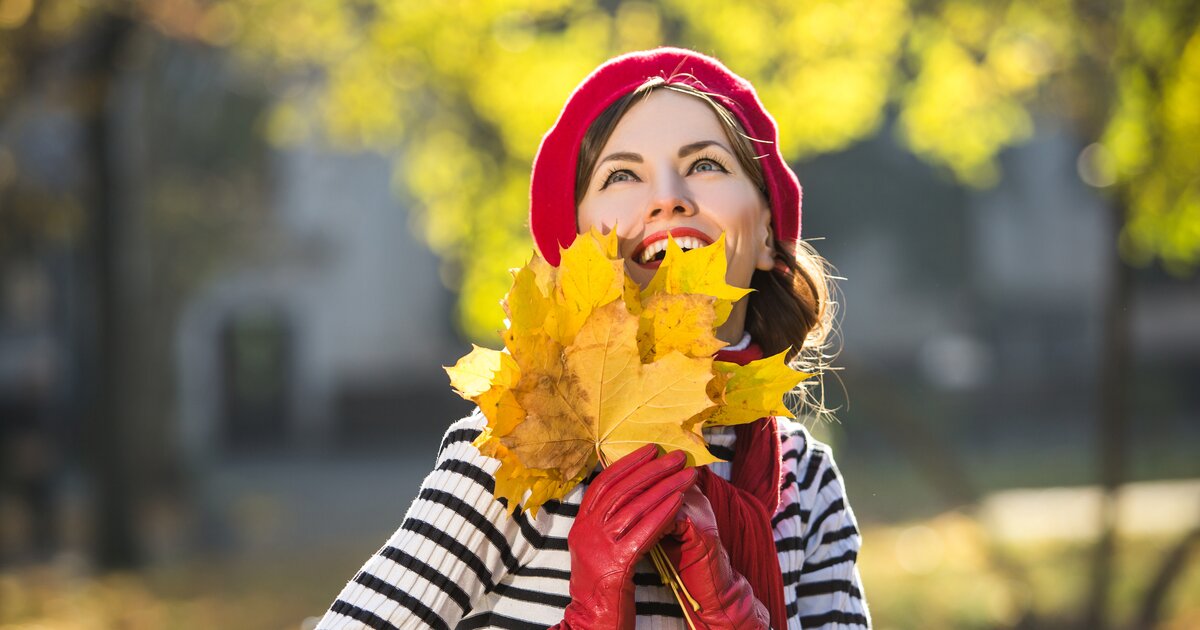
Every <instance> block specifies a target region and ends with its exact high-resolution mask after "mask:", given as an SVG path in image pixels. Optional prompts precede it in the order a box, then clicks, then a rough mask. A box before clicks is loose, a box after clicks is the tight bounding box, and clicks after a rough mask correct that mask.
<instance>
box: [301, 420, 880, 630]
mask: <svg viewBox="0 0 1200 630" xmlns="http://www.w3.org/2000/svg"><path fill="white" fill-rule="evenodd" d="M485 424H486V421H485V420H484V418H483V417H482V416H481V415H479V413H478V412H476V413H475V414H473V415H472V416H470V417H468V418H465V419H463V420H460V421H459V422H456V423H455V424H454V425H452V426H451V427H450V429H449V430H448V431H447V432H446V435H445V437H444V438H443V440H442V444H441V448H440V450H439V453H438V458H437V463H436V465H435V468H434V470H433V472H432V473H430V474H429V476H428V477H426V479H425V481H424V483H423V484H422V486H421V489H420V491H419V493H418V495H417V498H416V500H415V501H413V504H412V505H411V506H410V507H409V510H408V514H406V515H405V518H404V521H403V522H402V523H401V525H400V528H399V529H397V530H396V533H395V534H393V535H392V537H391V538H390V539H389V540H388V542H387V543H386V544H385V545H384V546H383V548H381V549H380V550H379V551H378V552H377V553H376V554H375V555H374V556H372V557H371V558H370V559H369V560H368V561H367V562H366V564H365V565H363V567H362V569H361V570H360V571H359V572H358V574H357V575H356V576H355V577H354V579H353V580H351V581H350V582H349V583H348V584H347V585H346V587H345V588H344V589H343V590H342V592H341V593H340V594H339V595H338V598H337V600H336V601H334V603H333V605H332V606H331V607H330V609H329V612H328V613H327V614H326V615H325V617H324V618H323V619H322V620H321V622H320V624H319V625H318V627H319V628H321V629H323V630H337V629H344V628H377V629H389V630H390V629H407V628H436V629H447V630H448V629H450V628H517V629H532V628H537V629H541V628H546V627H547V626H550V625H553V624H555V623H557V622H558V621H559V620H560V619H561V618H562V611H563V608H565V607H566V605H567V603H568V602H569V601H570V595H569V593H568V584H569V580H570V568H571V558H570V553H569V552H568V550H567V534H568V533H569V532H570V530H571V524H572V523H573V522H574V520H575V516H576V515H577V514H578V512H579V502H580V500H581V499H582V497H583V492H584V490H585V489H586V482H585V483H584V484H580V486H578V487H576V488H575V489H573V490H572V491H571V492H570V493H569V494H568V495H567V496H566V497H564V498H563V500H562V501H552V502H550V503H547V504H546V505H545V506H544V507H543V509H542V511H540V512H539V513H538V517H537V518H536V519H534V518H530V517H529V515H528V514H526V513H523V512H522V511H520V510H517V511H516V512H514V514H513V515H512V516H509V515H508V514H507V509H506V506H505V505H504V504H503V502H502V501H499V500H497V499H496V498H495V497H494V496H493V494H492V492H493V490H494V487H495V478H494V476H493V474H494V472H495V470H496V468H497V467H498V466H499V462H497V461H496V460H494V459H491V458H488V457H484V456H483V455H481V454H480V453H479V451H478V449H476V448H475V447H474V446H472V445H471V442H472V441H473V440H474V439H475V438H476V437H477V436H478V435H479V432H480V430H481V429H482V428H483V427H484V426H485ZM734 435H735V434H734V431H733V430H732V429H730V428H718V429H714V430H711V431H706V437H707V439H708V441H709V444H710V450H711V451H712V452H713V453H714V454H716V455H717V456H719V457H723V458H725V459H729V458H731V457H732V454H733V441H734ZM780 440H781V441H782V446H783V464H784V471H785V472H784V485H783V488H782V498H781V504H780V508H779V510H778V511H777V512H776V513H775V515H774V517H773V518H772V519H771V524H772V526H773V527H774V530H775V547H776V552H777V553H778V554H779V563H780V568H781V569H782V571H783V583H784V596H785V601H786V604H787V613H788V627H789V628H791V629H797V628H801V627H803V628H806V629H811V628H851V627H853V628H861V627H869V625H870V616H869V614H868V612H867V605H866V602H865V600H864V599H863V590H862V584H861V581H860V579H859V575H858V570H857V568H856V565H855V562H856V560H857V558H858V549H859V546H860V545H861V542H862V541H861V537H860V536H859V532H858V526H857V524H856V522H855V520H854V514H853V512H852V511H851V509H850V507H849V504H848V503H847V501H846V498H845V490H844V486H843V484H842V479H841V475H840V474H839V473H838V471H837V468H836V466H835V465H834V462H833V458H832V456H831V455H830V453H829V448H828V447H827V446H825V445H824V444H821V443H819V442H817V441H815V440H813V439H812V436H811V435H809V433H808V431H807V430H805V429H804V427H803V426H802V425H800V424H798V423H795V422H791V421H787V420H781V421H780ZM712 469H713V472H715V473H716V474H718V475H720V476H721V477H724V478H726V479H728V478H729V472H730V470H729V464H728V463H726V462H721V463H716V464H712ZM634 588H635V596H636V598H637V607H636V609H637V614H638V627H639V628H652V629H657V628H661V629H668V628H670V629H677V628H683V627H685V624H684V620H683V616H682V613H681V611H680V610H679V606H678V605H677V604H676V603H675V599H674V597H673V596H672V594H671V591H670V590H669V589H667V588H666V587H664V586H663V585H662V584H661V582H660V581H659V578H658V575H657V573H655V571H654V569H653V567H652V566H651V564H650V562H649V561H643V562H642V564H641V565H639V566H638V567H637V572H636V574H635V575H634Z"/></svg>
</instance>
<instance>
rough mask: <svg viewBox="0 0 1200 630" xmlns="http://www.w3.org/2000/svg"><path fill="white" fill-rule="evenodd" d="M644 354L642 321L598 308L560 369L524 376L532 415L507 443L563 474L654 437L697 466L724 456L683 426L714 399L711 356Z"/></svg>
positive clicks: (620, 308)
mask: <svg viewBox="0 0 1200 630" xmlns="http://www.w3.org/2000/svg"><path fill="white" fill-rule="evenodd" d="M639 354H640V353H639V351H638V347H637V319H636V318H634V317H633V315H631V314H630V313H629V311H628V310H626V308H625V305H624V303H623V302H621V301H614V302H612V303H610V304H607V305H605V306H603V307H601V308H600V309H597V310H596V312H595V313H594V314H593V316H592V317H591V318H590V319H589V320H588V321H587V322H586V323H584V325H583V327H582V328H580V330H579V333H578V334H577V336H576V338H575V340H574V344H572V345H571V346H570V347H568V348H566V350H565V351H564V362H563V363H562V364H561V372H558V373H553V372H556V371H558V370H559V369H560V368H559V367H558V366H555V367H553V368H551V369H550V370H549V371H539V372H537V373H533V374H523V375H522V380H521V382H520V383H518V385H517V400H518V401H519V402H520V403H521V406H522V407H523V408H525V409H526V410H528V411H527V415H526V418H525V421H524V422H521V423H520V424H518V425H517V426H516V427H515V428H514V429H513V430H512V431H510V432H509V433H507V434H506V435H503V436H499V440H500V442H501V443H503V444H504V446H506V447H507V448H508V449H509V450H510V451H512V452H513V453H514V454H516V456H517V457H518V458H519V459H520V460H521V462H522V463H523V464H524V465H525V466H527V467H530V468H542V469H557V470H560V471H562V476H563V477H564V478H573V477H576V476H578V475H579V474H580V473H581V472H588V471H590V470H591V469H592V468H593V467H594V466H595V465H596V463H597V461H599V460H600V457H601V455H603V457H604V459H605V460H606V461H615V460H617V459H619V458H621V457H622V456H624V455H626V454H628V453H630V452H632V451H634V450H636V449H637V448H638V447H640V446H642V445H644V444H648V443H654V444H658V445H660V446H662V447H664V448H665V449H667V450H682V451H684V452H686V453H687V455H688V460H689V462H690V463H692V464H695V465H699V464H707V463H711V462H714V461H718V460H717V459H716V458H714V457H713V456H712V455H711V454H710V453H709V452H708V449H707V447H706V446H705V443H704V439H703V437H702V436H701V434H700V430H699V428H694V429H692V430H690V431H689V430H686V429H684V427H683V422H684V421H685V420H687V419H688V418H691V417H692V416H694V415H696V414H699V413H700V412H702V411H704V410H705V409H707V408H709V407H711V406H712V404H713V403H712V401H711V400H710V399H709V398H708V395H707V393H706V392H705V385H706V384H707V383H708V381H709V380H710V379H711V378H712V359H711V358H690V357H686V356H684V355H682V354H680V353H678V352H675V353H672V354H669V355H667V356H665V357H663V358H662V360H659V361H656V362H654V363H650V364H645V365H643V364H642V362H641V359H640V356H639ZM535 410H536V411H535Z"/></svg>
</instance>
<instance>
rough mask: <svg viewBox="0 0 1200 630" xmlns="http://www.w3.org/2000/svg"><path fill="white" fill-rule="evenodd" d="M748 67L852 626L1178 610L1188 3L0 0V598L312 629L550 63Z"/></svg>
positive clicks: (71, 609)
mask: <svg viewBox="0 0 1200 630" xmlns="http://www.w3.org/2000/svg"><path fill="white" fill-rule="evenodd" d="M661 44H673V45H682V46H688V47H692V48H695V49H698V50H701V51H704V52H709V53H712V54H715V55H717V56H719V57H720V58H722V59H723V60H724V61H725V62H726V63H727V64H728V65H729V66H730V67H732V68H733V69H735V70H736V71H737V72H739V73H741V74H742V75H744V76H746V77H747V78H749V79H750V80H751V81H753V82H754V83H755V85H756V86H757V87H758V89H759V92H760V94H761V96H762V98H763V100H764V101H765V102H766V104H767V107H768V108H769V109H770V110H771V111H772V112H773V114H774V115H775V116H776V117H777V118H778V120H779V123H780V128H781V132H782V144H783V148H784V150H785V153H786V155H787V157H788V159H789V160H790V162H791V164H792V165H793V167H794V168H795V170H796V171H797V173H798V174H799V176H800V180H801V182H802V183H803V185H804V190H805V195H804V233H805V236H806V237H807V238H810V239H813V242H814V245H815V246H816V247H817V249H818V250H819V251H820V252H821V253H822V254H824V255H825V256H826V257H827V258H829V259H830V261H831V262H832V263H833V264H834V265H835V266H836V267H837V269H838V271H839V273H840V275H841V276H844V278H845V279H844V280H843V281H841V283H840V288H841V292H842V295H841V301H840V306H841V309H842V319H841V335H840V339H839V347H840V354H839V356H838V358H837V359H836V361H835V365H836V366H838V367H839V370H838V371H836V372H835V373H833V374H831V375H830V376H828V377H827V378H826V381H825V385H826V387H825V397H826V403H827V404H828V405H830V406H831V407H835V408H836V414H835V419H823V420H819V419H810V420H809V423H810V426H811V427H812V429H813V431H814V432H815V433H816V434H817V435H818V436H820V437H821V438H822V439H825V440H827V441H829V442H831V443H832V444H833V445H834V448H835V453H836V454H837V457H838V462H839V464H840V466H841V468H842V471H843V474H844V475H845V477H846V481H847V485H848V491H849V495H850V497H851V499H852V501H853V505H854V508H855V510H856V513H857V516H858V518H859V520H860V522H861V525H862V528H863V532H864V538H865V546H864V548H863V552H862V556H861V558H860V565H861V569H862V573H863V578H864V581H865V587H866V592H867V596H868V599H869V601H870V603H871V605H872V611H873V614H874V618H875V622H876V626H877V627H879V628H1088V629H1092V628H1114V629H1115V628H1152V627H1161V628H1177V629H1183V628H1197V627H1200V597H1198V594H1200V549H1198V547H1200V456H1198V455H1197V453H1198V452H1200V388H1198V387H1197V384H1198V383H1200V268H1198V263H1200V3H1197V2H1195V1H1194V0H1158V1H1153V2H1150V1H1141V0H1125V1H1121V0H1111V1H1089V0H996V1H985V0H930V1H926V2H916V1H913V0H830V1H816V0H814V1H806V2H795V1H787V2H784V1H778V2H750V3H741V2H730V1H728V0H726V1H723V2H716V1H712V0H689V1H686V2H685V1H678V0H664V1H663V2H659V3H652V2H644V1H635V0H626V1H621V0H604V1H601V2H597V3H586V2H583V3H580V2H564V1H561V0H540V1H531V2H515V1H507V0H481V1H478V2H463V1H450V0H448V1H445V2H430V1H425V2H411V1H409V0H389V1H382V0H301V1H298V2H297V1H291V0H288V1H285V0H141V1H133V0H130V1H119V0H0V628H54V629H58V628H64V629H65V628H72V629H73V628H88V629H90V628H130V629H142V628H211V627H220V628H311V627H312V626H313V625H314V624H315V617H317V616H319V615H320V614H321V613H322V611H323V610H324V608H325V607H326V606H328V604H329V603H330V601H331V600H332V598H333V596H334V595H335V594H336V593H337V591H338V590H339V589H340V587H341V585H342V584H343V583H344V581H345V580H347V579H349V578H350V577H352V575H353V572H354V570H355V569H356V568H357V567H358V566H359V564H360V563H361V562H362V561H363V560H364V559H365V558H366V557H367V556H368V555H369V554H370V553H372V552H373V551H374V550H375V549H376V548H377V547H378V545H380V544H381V543H382V542H383V540H384V539H385V537H386V536H387V535H388V534H389V533H390V531H391V530H392V529H393V528H394V527H395V526H397V525H398V524H399V522H400V520H401V517H402V515H403V512H404V509H405V507H406V506H407V504H408V502H409V500H410V499H411V497H412V496H413V495H414V494H415V491H416V488H417V484H418V483H419V481H420V479H421V477H422V476H423V475H424V474H425V472H427V471H428V469H429V468H430V467H431V465H432V463H433V457H434V453H435V450H436V447H437V443H438V440H439V437H440V435H441V432H442V430H443V429H444V427H445V426H446V425H447V424H449V423H450V422H451V421H452V420H454V419H456V418H458V417H459V416H460V415H461V414H463V413H464V412H465V411H466V410H467V408H466V405H465V404H464V403H463V401H461V400H459V399H457V398H455V397H454V396H453V394H452V393H451V391H450V388H449V386H448V383H447V380H446V377H445V374H444V373H443V372H442V370H441V367H440V366H442V365H447V364H449V363H451V362H452V361H453V360H454V359H455V358H457V357H458V356H460V355H462V354H464V353H465V352H466V351H467V350H468V349H469V343H470V342H471V341H476V342H480V343H485V344H490V345H492V346H493V347H496V338H495V331H496V330H497V329H498V328H499V327H500V326H501V323H500V320H501V312H500V310H499V308H498V307H497V300H498V298H499V297H500V295H501V294H502V293H503V291H504V290H505V288H506V286H507V283H508V281H509V277H508V276H507V274H506V272H505V270H506V269H507V268H509V267H515V266H518V265H520V264H522V263H523V262H525V260H527V258H528V256H529V252H530V248H531V243H530V240H529V237H528V236H527V232H526V228H525V226H524V222H525V213H526V210H527V206H526V204H527V187H528V177H529V165H530V162H531V160H532V157H533V154H534V151H535V150H536V147H537V142H538V140H539V139H540V136H541V134H542V133H543V132H544V131H545V129H546V128H547V127H548V126H549V124H550V123H551V122H552V121H553V119H554V116H555V115H556V113H557V111H558V108H559V107H560V106H561V104H562V103H563V101H564V99H565V97H566V95H567V94H568V93H569V90H570V89H571V88H572V87H573V86H574V85H575V83H576V82H577V81H578V80H579V79H580V78H581V77H583V76H584V75H585V74H586V73H587V72H588V71H589V70H590V69H592V68H593V67H594V66H595V65H596V64H598V63H599V62H600V61H602V60H604V59H606V58H607V57H609V56H611V55H612V54H615V53H618V52H622V51H627V50H634V49H641V48H647V47H653V46H656V45H661Z"/></svg>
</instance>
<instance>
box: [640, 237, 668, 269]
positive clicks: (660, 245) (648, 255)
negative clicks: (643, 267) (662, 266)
mask: <svg viewBox="0 0 1200 630" xmlns="http://www.w3.org/2000/svg"><path fill="white" fill-rule="evenodd" d="M666 248H667V239H663V240H661V241H654V242H653V243H651V244H650V245H649V246H647V247H646V249H645V250H643V251H642V256H641V259H640V261H639V262H641V263H642V264H645V263H648V262H650V261H651V260H653V259H654V256H655V255H657V254H658V252H661V251H662V250H664V249H666Z"/></svg>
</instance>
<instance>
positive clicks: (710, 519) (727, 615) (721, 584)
mask: <svg viewBox="0 0 1200 630" xmlns="http://www.w3.org/2000/svg"><path fill="white" fill-rule="evenodd" d="M662 547H663V551H665V552H666V553H667V557H668V558H670V560H671V564H673V565H675V568H676V570H677V571H678V572H679V578H680V580H681V581H682V582H683V585H684V587H685V588H687V590H688V592H689V593H690V594H691V596H692V598H693V599H695V600H696V601H697V602H698V603H699V604H700V610H697V611H685V614H687V615H688V616H690V617H691V618H692V621H693V622H694V623H695V625H696V627H697V628H710V629H712V630H716V629H718V628H722V629H723V628H737V629H741V628H762V629H764V630H765V629H767V628H770V626H771V615H770V613H769V612H768V611H767V607H766V606H764V605H763V604H762V602H760V601H758V599H757V598H756V597H754V591H753V590H752V589H751V588H750V583H749V582H747V581H746V578H744V577H742V576H741V575H739V574H738V573H737V572H736V571H734V570H733V567H731V566H730V565H729V555H728V554H727V553H726V552H725V547H724V546H722V545H721V537H720V534H719V532H718V531H717V519H716V516H714V515H713V510H712V505H710V504H709V502H708V499H707V498H706V497H705V496H704V494H703V493H701V492H700V489H699V488H695V487H692V488H689V489H688V491H687V492H686V493H684V500H683V506H682V507H681V508H680V510H679V515H678V516H677V517H676V522H675V526H674V527H673V528H671V530H670V532H669V535H668V536H667V537H666V538H664V539H663V541H662ZM685 607H686V606H685Z"/></svg>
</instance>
